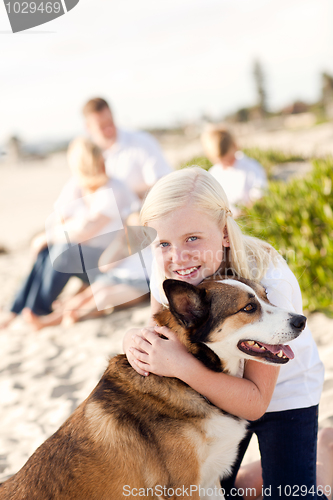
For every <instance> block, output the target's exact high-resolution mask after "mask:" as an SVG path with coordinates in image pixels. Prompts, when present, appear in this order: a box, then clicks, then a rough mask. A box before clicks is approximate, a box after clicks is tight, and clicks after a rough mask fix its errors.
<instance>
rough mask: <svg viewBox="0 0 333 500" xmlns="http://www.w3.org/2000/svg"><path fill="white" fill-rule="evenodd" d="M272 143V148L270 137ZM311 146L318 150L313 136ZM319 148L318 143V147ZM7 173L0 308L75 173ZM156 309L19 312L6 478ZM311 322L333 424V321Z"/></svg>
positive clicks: (5, 362)
mask: <svg viewBox="0 0 333 500" xmlns="http://www.w3.org/2000/svg"><path fill="white" fill-rule="evenodd" d="M326 128H327V127H326ZM325 134H326V135H325V137H328V138H330V141H331V149H330V151H327V150H326V146H325V153H326V152H331V153H332V152H333V147H332V144H333V141H332V140H331V139H332V136H333V132H332V125H331V128H330V129H329V130H328V128H327V130H326V129H325ZM330 134H331V135H330ZM313 135H314V141H318V139H317V135H318V133H317V132H316V133H315V134H313ZM288 140H289V139H288ZM260 141H263V139H261V138H260ZM290 141H291V139H290ZM327 141H328V139H327ZM243 142H244V144H245V143H246V145H253V144H255V139H254V138H253V139H252V142H251V138H249V137H248V138H247V139H246V140H245V138H244V141H243ZM285 143H286V140H285ZM265 144H266V146H267V140H266V143H265ZM287 144H291V142H288V141H287ZM258 145H260V146H262V143H261V142H260V144H258ZM293 145H294V147H295V144H294V143H293ZM300 147H301V146H300ZM306 147H307V148H308V151H310V149H311V147H310V145H309V139H307V141H306ZM200 148H201V147H200V145H199V143H198V141H197V140H193V144H192V145H191V144H190V143H189V144H188V145H187V149H186V154H185V153H184V151H183V150H182V152H180V153H179V154H178V155H177V147H176V146H171V145H170V147H169V149H167V148H166V149H165V152H166V156H167V157H168V159H169V161H170V162H171V163H172V165H174V166H176V165H177V163H178V162H179V161H183V159H184V158H183V157H184V156H186V158H185V159H189V158H191V156H194V155H195V154H199V153H200ZM316 148H317V149H318V145H317V142H315V143H314V145H313V150H315V149H316ZM327 148H328V146H327ZM0 175H1V180H2V182H1V185H0V200H1V202H0V203H1V209H2V210H1V214H0V226H1V228H2V231H1V237H0V245H1V246H3V247H5V248H7V250H8V252H7V253H3V254H0V276H1V284H2V286H1V291H0V306H2V307H5V306H8V304H9V303H10V301H11V299H12V297H13V294H14V292H15V290H16V289H17V287H18V286H19V284H20V282H21V280H22V278H23V277H24V276H25V275H26V273H27V272H28V270H29V269H30V266H31V262H32V258H31V255H30V252H29V241H30V238H31V237H32V236H33V235H34V234H35V233H37V232H38V231H40V230H42V229H43V226H44V221H45V219H46V217H47V216H48V215H49V214H50V212H51V211H52V206H53V203H54V201H55V199H56V198H57V195H58V194H59V191H60V189H61V187H62V186H63V184H64V182H65V181H66V179H68V178H69V172H68V168H67V165H66V161H65V156H64V155H63V154H56V155H53V156H52V157H50V158H48V159H47V160H43V161H42V162H38V161H34V162H23V163H21V164H20V165H10V164H0ZM74 285H75V283H74ZM71 286H73V284H71ZM148 314H149V304H148V303H143V304H142V305H139V306H137V307H133V308H131V309H127V310H121V311H117V312H115V313H113V314H112V315H109V316H105V317H103V318H101V319H96V320H89V321H84V322H81V323H78V324H75V325H73V326H71V327H67V328H63V327H61V326H59V327H52V328H47V329H45V330H43V331H41V332H37V333H36V332H32V331H31V330H30V328H29V327H28V326H27V325H25V324H24V323H23V321H22V320H21V319H20V318H19V319H18V320H16V321H15V322H14V323H13V325H12V326H11V327H10V328H8V329H6V330H3V331H1V333H0V350H1V358H0V394H1V412H0V414H1V425H0V480H3V479H5V478H7V477H9V476H10V475H12V474H13V473H15V472H16V471H17V470H18V469H19V468H20V467H21V466H22V465H23V464H24V463H25V461H26V460H27V458H28V457H29V456H30V455H31V454H32V453H33V451H34V450H35V449H36V447H37V446H39V445H40V444H41V443H42V442H43V441H44V440H45V439H46V438H47V437H48V436H50V435H51V434H52V433H53V432H54V431H56V430H57V428H58V427H59V426H60V425H61V424H62V423H63V422H64V420H65V419H66V418H67V417H68V416H69V415H70V413H71V412H72V411H73V410H74V409H75V408H76V406H77V405H78V404H79V403H80V402H81V401H83V399H85V398H86V397H87V396H88V394H89V393H90V391H91V390H92V389H93V387H94V386H95V385H96V383H97V381H98V380H99V378H100V376H101V374H102V373H103V371H104V369H105V367H106V364H107V360H108V358H109V357H110V356H113V355H115V354H117V353H119V352H121V351H122V348H121V344H122V337H123V335H124V333H125V332H126V330H127V329H128V328H130V327H132V326H141V325H144V324H145V322H146V320H147V317H148ZM308 321H309V326H310V328H311V330H312V333H313V335H314V338H315V340H316V342H317V344H318V347H319V352H320V356H321V359H322V361H323V363H324V365H325V369H326V375H325V384H324V392H323V395H322V399H321V402H320V414H319V422H320V426H321V427H323V426H330V427H332V426H333V334H332V329H333V320H332V319H329V318H327V317H326V316H325V315H324V314H322V313H315V314H312V315H310V316H309V317H308ZM257 456H258V450H257V447H256V445H255V443H252V444H251V448H250V450H249V453H248V455H247V461H250V460H252V459H254V458H255V457H257Z"/></svg>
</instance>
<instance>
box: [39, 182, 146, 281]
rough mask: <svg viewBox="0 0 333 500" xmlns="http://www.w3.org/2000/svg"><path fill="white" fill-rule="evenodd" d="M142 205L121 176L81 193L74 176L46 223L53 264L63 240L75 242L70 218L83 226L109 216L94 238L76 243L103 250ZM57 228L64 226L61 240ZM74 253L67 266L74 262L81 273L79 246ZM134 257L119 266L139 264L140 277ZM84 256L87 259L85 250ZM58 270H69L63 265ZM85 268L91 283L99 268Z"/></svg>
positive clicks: (124, 267)
mask: <svg viewBox="0 0 333 500" xmlns="http://www.w3.org/2000/svg"><path fill="white" fill-rule="evenodd" d="M139 207H140V201H139V199H138V198H137V196H136V195H135V194H134V193H132V192H131V191H130V190H129V189H128V188H127V187H126V186H125V184H124V183H123V182H121V181H120V180H118V179H110V180H109V181H108V182H107V184H105V185H104V186H102V187H100V188H99V189H97V190H96V191H95V192H93V193H90V194H86V195H84V194H83V193H82V191H81V189H80V188H79V187H78V185H77V183H76V180H75V179H74V178H72V179H70V181H69V182H67V184H66V185H65V186H64V188H63V190H62V191H61V193H60V196H59V198H58V199H57V201H56V203H55V205H54V208H55V211H54V212H53V213H52V214H51V216H49V217H48V219H47V221H46V224H45V226H46V237H47V241H48V243H49V246H50V247H51V252H50V258H51V262H52V264H54V263H55V261H56V259H58V257H59V256H60V255H61V254H62V253H63V248H62V246H61V244H62V243H63V244H66V245H67V244H68V243H75V242H76V241H75V238H74V237H73V238H71V232H70V224H69V225H68V226H66V219H67V218H73V219H75V220H76V221H77V222H78V225H80V221H82V225H84V224H85V222H86V221H88V220H91V219H94V217H96V215H98V214H100V215H105V216H107V217H108V218H109V222H108V223H107V224H106V225H105V226H103V227H102V228H101V229H100V230H99V231H98V232H96V233H95V234H94V237H92V238H90V239H89V240H87V241H80V242H76V243H84V245H85V246H88V247H98V248H99V249H102V248H106V246H108V245H109V244H110V243H112V238H113V237H115V236H117V232H118V231H119V230H121V229H123V227H124V222H125V221H126V219H127V217H128V216H129V215H130V214H131V213H132V212H135V211H137V210H139ZM58 227H63V235H62V238H60V239H59V236H61V235H59V234H58V233H59V231H57V228H58ZM55 230H56V231H57V238H56V239H55V238H53V231H55ZM53 241H57V243H59V244H58V245H53V246H52V242H53ZM148 250H150V249H148ZM71 255H72V256H73V257H72V260H71V261H70V264H67V261H66V262H65V264H64V265H65V266H67V265H72V263H73V262H74V263H75V272H82V265H81V264H80V262H81V256H80V254H79V253H78V249H77V247H76V245H74V247H73V249H72V253H71ZM132 257H133V258H132V259H128V260H126V259H124V260H123V261H120V262H119V266H120V267H122V268H123V269H126V268H127V267H128V266H130V267H131V269H133V265H134V266H135V265H138V264H139V266H140V276H141V275H142V274H144V273H143V270H142V264H141V261H140V258H139V255H138V254H135V255H134V256H132ZM83 258H84V259H85V255H84V251H83ZM73 259H74V260H73ZM135 259H136V260H135ZM138 259H139V260H138ZM85 263H86V262H85ZM148 264H149V263H148ZM60 265H61V264H60ZM57 270H58V271H62V272H70V271H67V270H64V269H60V268H59V269H57ZM86 270H87V273H88V277H89V280H90V281H91V282H92V281H94V279H95V277H96V271H97V268H96V269H92V268H89V267H88V266H87V269H86ZM73 272H74V271H73Z"/></svg>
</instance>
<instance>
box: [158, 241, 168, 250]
mask: <svg viewBox="0 0 333 500" xmlns="http://www.w3.org/2000/svg"><path fill="white" fill-rule="evenodd" d="M168 245H169V243H167V242H166V241H163V242H162V243H160V246H161V247H162V248H165V247H167V246H168Z"/></svg>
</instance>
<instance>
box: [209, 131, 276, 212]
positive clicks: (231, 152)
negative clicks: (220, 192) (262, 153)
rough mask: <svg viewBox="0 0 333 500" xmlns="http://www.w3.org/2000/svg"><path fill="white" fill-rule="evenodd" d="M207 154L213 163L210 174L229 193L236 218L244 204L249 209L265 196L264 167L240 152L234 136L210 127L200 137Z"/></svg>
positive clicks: (265, 179) (265, 178) (265, 180)
mask: <svg viewBox="0 0 333 500" xmlns="http://www.w3.org/2000/svg"><path fill="white" fill-rule="evenodd" d="M201 140H202V145H203V148H204V151H205V154H206V155H207V157H208V158H209V160H210V161H211V162H212V163H213V166H212V167H211V168H210V170H209V173H210V174H211V175H212V176H213V177H215V179H216V180H217V181H218V182H219V183H220V184H221V186H222V187H223V189H224V190H225V191H226V192H227V193H228V199H229V203H230V207H231V210H232V212H233V215H234V216H236V217H237V216H239V215H240V213H241V209H240V207H241V206H242V205H245V206H249V205H251V204H252V203H253V202H254V201H255V200H258V199H259V198H261V196H262V195H263V192H264V190H265V188H266V187H267V177H266V173H265V170H264V169H263V167H262V166H261V165H260V164H259V163H258V162H257V161H255V160H253V159H252V158H249V157H247V156H246V155H245V154H244V153H243V152H242V151H239V149H238V147H237V143H236V141H235V139H234V137H233V136H232V134H231V133H230V132H229V131H228V130H226V129H225V128H222V127H219V128H217V127H216V128H211V129H209V130H207V131H206V132H204V133H203V134H202V137H201Z"/></svg>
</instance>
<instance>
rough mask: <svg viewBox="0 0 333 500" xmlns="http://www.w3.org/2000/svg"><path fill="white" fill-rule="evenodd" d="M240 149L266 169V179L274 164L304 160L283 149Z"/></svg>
mask: <svg viewBox="0 0 333 500" xmlns="http://www.w3.org/2000/svg"><path fill="white" fill-rule="evenodd" d="M242 151H243V152H244V153H245V154H246V155H247V156H249V157H250V158H253V159H254V160H257V161H258V162H259V163H260V164H261V165H262V166H263V167H264V169H265V170H266V174H267V177H268V179H271V178H272V167H273V166H274V165H279V164H282V163H290V162H293V161H305V159H304V158H302V157H301V156H299V155H298V156H297V155H294V154H291V153H290V154H287V153H284V152H283V151H278V150H276V149H265V150H264V149H259V148H244V149H242Z"/></svg>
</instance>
